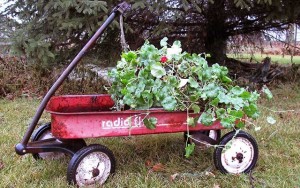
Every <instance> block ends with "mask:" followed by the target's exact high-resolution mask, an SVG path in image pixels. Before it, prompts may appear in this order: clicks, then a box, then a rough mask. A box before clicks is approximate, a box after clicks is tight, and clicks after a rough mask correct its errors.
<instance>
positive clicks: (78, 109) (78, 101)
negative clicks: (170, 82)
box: [47, 95, 223, 139]
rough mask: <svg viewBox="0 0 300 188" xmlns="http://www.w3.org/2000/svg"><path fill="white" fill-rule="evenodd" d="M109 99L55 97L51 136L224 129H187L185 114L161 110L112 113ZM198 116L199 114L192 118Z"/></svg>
mask: <svg viewBox="0 0 300 188" xmlns="http://www.w3.org/2000/svg"><path fill="white" fill-rule="evenodd" d="M111 102H113V101H112V99H111V98H110V97H109V95H83V96H71V97H70V96H61V97H55V98H54V99H53V100H51V101H50V102H49V104H48V107H47V111H48V112H50V113H51V126H52V134H53V135H54V136H55V137H57V138H65V139H70V138H96V137H112V136H129V135H144V134H158V133H175V132H183V131H186V130H187V128H189V129H190V130H212V129H222V128H223V127H222V126H221V124H220V123H219V122H218V121H216V122H215V123H214V124H213V125H212V126H204V125H202V124H200V123H199V124H197V125H196V126H195V127H187V124H186V119H187V113H186V112H178V111H177V112H168V111H164V110H162V109H150V110H127V111H110V108H111V107H112V106H113V103H111ZM189 116H193V117H196V116H199V114H189ZM149 117H156V118H157V120H158V122H157V125H156V128H155V129H154V130H150V129H148V128H146V127H145V126H144V124H143V119H144V118H149Z"/></svg>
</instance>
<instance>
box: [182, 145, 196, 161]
mask: <svg viewBox="0 0 300 188" xmlns="http://www.w3.org/2000/svg"><path fill="white" fill-rule="evenodd" d="M194 150H195V143H192V144H188V145H187V146H186V147H185V155H184V156H185V157H186V158H189V157H190V156H191V154H192V153H193V152H194Z"/></svg>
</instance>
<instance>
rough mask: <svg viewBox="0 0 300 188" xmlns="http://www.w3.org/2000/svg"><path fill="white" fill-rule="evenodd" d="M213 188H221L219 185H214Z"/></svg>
mask: <svg viewBox="0 0 300 188" xmlns="http://www.w3.org/2000/svg"><path fill="white" fill-rule="evenodd" d="M213 188H221V187H220V185H219V184H214V186H213Z"/></svg>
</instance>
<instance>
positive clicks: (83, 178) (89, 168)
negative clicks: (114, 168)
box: [76, 152, 111, 186]
mask: <svg viewBox="0 0 300 188" xmlns="http://www.w3.org/2000/svg"><path fill="white" fill-rule="evenodd" d="M110 170H111V162H110V159H109V157H108V156H107V155H106V154H105V153H102V152H93V153H90V154H89V155H87V156H85V157H84V159H82V161H81V162H80V163H79V165H78V168H77V170H76V182H77V184H78V185H79V186H86V185H94V184H100V185H101V184H103V183H104V182H105V181H106V179H107V178H108V176H109V174H110Z"/></svg>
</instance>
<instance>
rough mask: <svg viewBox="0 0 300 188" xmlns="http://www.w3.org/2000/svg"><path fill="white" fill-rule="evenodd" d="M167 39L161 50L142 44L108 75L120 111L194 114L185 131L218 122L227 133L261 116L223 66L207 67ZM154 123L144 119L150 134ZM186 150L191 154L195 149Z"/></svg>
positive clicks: (248, 94)
mask: <svg viewBox="0 0 300 188" xmlns="http://www.w3.org/2000/svg"><path fill="white" fill-rule="evenodd" d="M167 40H168V39H167V38H164V39H162V40H161V42H160V45H161V48H156V47H155V46H154V45H152V44H150V43H149V42H148V41H146V42H145V44H144V45H143V46H142V47H141V48H140V49H139V50H137V51H129V52H124V53H123V54H122V58H121V60H120V61H119V62H118V63H117V66H116V68H115V69H113V70H112V71H111V72H110V74H109V75H110V77H111V78H112V79H113V82H112V85H111V87H110V89H109V93H110V94H111V96H112V98H113V99H114V100H115V102H116V107H117V109H118V110H121V109H122V108H123V107H124V106H125V105H128V106H130V108H131V109H137V110H147V109H150V108H151V107H163V108H164V109H165V110H167V111H187V113H189V112H193V113H199V114H200V115H199V117H197V118H193V117H188V118H187V124H188V126H196V124H197V122H201V123H202V124H203V125H206V126H210V125H212V123H213V122H214V121H216V120H219V121H220V122H221V124H222V126H224V127H226V128H232V127H235V126H236V127H238V128H242V127H244V121H241V120H242V119H243V118H244V117H245V116H247V117H248V118H254V119H255V118H257V117H258V116H259V111H258V107H257V100H258V98H259V94H258V93H257V92H256V91H254V92H250V91H248V90H247V89H246V88H243V87H239V86H236V85H234V84H233V82H232V80H231V79H230V78H229V76H228V69H227V68H226V67H224V66H220V65H218V64H213V65H212V66H209V65H208V63H207V61H206V59H205V58H204V57H202V56H203V55H201V54H189V53H187V52H182V49H181V43H180V42H179V41H175V42H174V43H173V44H172V46H168V43H167ZM200 112H202V113H200ZM156 122H157V121H156V120H154V119H149V120H148V119H145V120H144V124H145V125H146V126H147V127H148V128H150V129H154V128H155V123H156ZM237 122H238V123H237ZM187 148H188V151H189V152H190V150H192V148H193V147H192V146H187ZM189 155H190V154H187V156H189Z"/></svg>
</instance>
